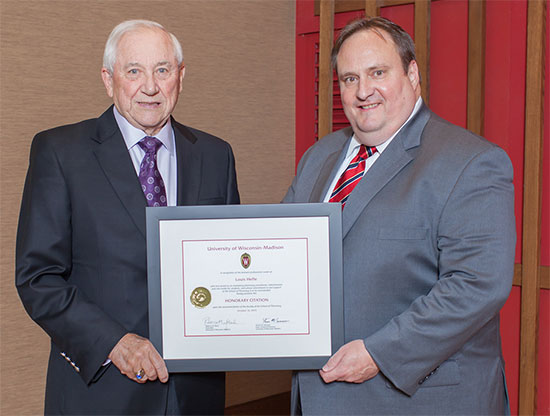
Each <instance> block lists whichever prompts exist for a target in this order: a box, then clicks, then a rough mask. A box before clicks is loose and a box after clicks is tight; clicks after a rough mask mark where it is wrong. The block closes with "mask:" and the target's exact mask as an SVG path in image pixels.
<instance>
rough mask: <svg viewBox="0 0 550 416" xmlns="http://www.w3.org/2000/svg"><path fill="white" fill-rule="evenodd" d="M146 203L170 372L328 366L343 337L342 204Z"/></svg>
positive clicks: (155, 330)
mask: <svg viewBox="0 0 550 416" xmlns="http://www.w3.org/2000/svg"><path fill="white" fill-rule="evenodd" d="M146 211H147V263H148V286H149V332H150V339H151V341H152V343H153V344H154V345H155V347H156V348H157V350H158V351H159V353H160V354H161V356H162V357H163V358H164V360H165V362H166V365H167V367H168V370H169V371H170V372H195V371H239V370H282V369H289V370H290V369H295V370H298V369H319V368H321V367H322V366H323V365H324V364H325V362H326V361H327V360H328V358H329V357H330V356H331V355H332V354H334V352H336V350H337V348H339V347H340V346H341V345H343V304H342V303H343V284H342V226H341V221H342V220H341V208H340V204H326V203H319V204H273V205H216V206H193V207H161V208H147V210H146Z"/></svg>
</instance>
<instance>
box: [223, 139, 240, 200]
mask: <svg viewBox="0 0 550 416" xmlns="http://www.w3.org/2000/svg"><path fill="white" fill-rule="evenodd" d="M227 148H228V150H227V152H228V159H229V162H228V165H227V199H226V202H225V203H226V204H229V205H230V204H239V203H240V202H241V199H240V196H239V189H238V187H237V172H236V170H235V156H234V155H233V149H231V146H230V145H229V143H228V144H227Z"/></svg>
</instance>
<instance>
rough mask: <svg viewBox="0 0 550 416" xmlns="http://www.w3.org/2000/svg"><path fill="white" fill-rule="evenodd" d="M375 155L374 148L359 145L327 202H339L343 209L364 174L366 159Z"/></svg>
mask: <svg viewBox="0 0 550 416" xmlns="http://www.w3.org/2000/svg"><path fill="white" fill-rule="evenodd" d="M375 153H376V147H374V146H372V147H369V146H365V145H364V144H362V145H361V147H360V148H359V153H357V155H356V156H355V157H354V158H353V159H352V161H351V162H350V164H349V166H348V167H347V168H346V170H345V171H344V173H342V176H340V179H338V182H336V185H335V186H334V191H332V194H331V195H330V199H329V200H328V202H341V203H342V209H344V206H345V205H346V201H347V200H348V197H349V195H350V194H351V191H353V188H355V187H356V186H357V184H358V183H359V181H360V180H361V178H362V177H363V175H364V173H365V164H366V160H367V158H368V157H369V156H372V155H373V154H375Z"/></svg>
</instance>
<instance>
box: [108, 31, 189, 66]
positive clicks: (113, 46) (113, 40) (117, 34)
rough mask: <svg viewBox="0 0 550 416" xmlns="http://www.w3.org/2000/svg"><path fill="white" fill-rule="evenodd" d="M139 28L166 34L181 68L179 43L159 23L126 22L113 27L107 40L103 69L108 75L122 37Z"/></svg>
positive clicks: (181, 57) (181, 58)
mask: <svg viewBox="0 0 550 416" xmlns="http://www.w3.org/2000/svg"><path fill="white" fill-rule="evenodd" d="M141 27H146V28H156V29H160V30H163V31H164V32H166V34H167V35H168V36H170V39H171V40H172V46H173V48H174V55H175V57H176V61H177V62H178V65H179V66H181V64H182V63H183V51H182V49H181V44H180V42H179V41H178V39H177V38H176V37H175V36H174V35H173V34H172V33H170V32H168V31H167V30H166V29H165V28H164V27H163V26H162V25H161V24H160V23H157V22H153V21H151V20H126V21H124V22H122V23H119V24H118V25H116V26H115V28H114V29H113V31H112V32H111V34H110V35H109V38H108V39H107V43H106V44H105V51H104V52H103V67H104V68H106V69H107V71H109V73H111V74H112V73H113V69H114V67H115V61H116V56H117V52H118V50H117V49H118V42H119V41H120V39H121V38H122V36H123V35H124V34H126V33H128V32H131V31H133V30H136V29H138V28H141Z"/></svg>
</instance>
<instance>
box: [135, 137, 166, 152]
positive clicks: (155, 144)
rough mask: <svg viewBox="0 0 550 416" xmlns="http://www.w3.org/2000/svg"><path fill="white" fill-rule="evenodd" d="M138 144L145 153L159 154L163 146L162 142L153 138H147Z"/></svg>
mask: <svg viewBox="0 0 550 416" xmlns="http://www.w3.org/2000/svg"><path fill="white" fill-rule="evenodd" d="M138 144H139V147H141V148H142V149H143V150H144V151H145V153H157V150H158V149H159V147H160V146H162V142H161V141H160V140H159V139H157V138H156V137H151V136H145V137H144V138H143V139H141V140H140V141H139V142H138Z"/></svg>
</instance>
